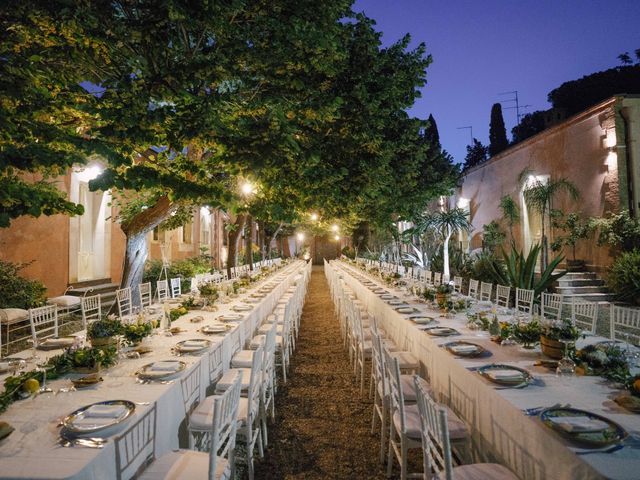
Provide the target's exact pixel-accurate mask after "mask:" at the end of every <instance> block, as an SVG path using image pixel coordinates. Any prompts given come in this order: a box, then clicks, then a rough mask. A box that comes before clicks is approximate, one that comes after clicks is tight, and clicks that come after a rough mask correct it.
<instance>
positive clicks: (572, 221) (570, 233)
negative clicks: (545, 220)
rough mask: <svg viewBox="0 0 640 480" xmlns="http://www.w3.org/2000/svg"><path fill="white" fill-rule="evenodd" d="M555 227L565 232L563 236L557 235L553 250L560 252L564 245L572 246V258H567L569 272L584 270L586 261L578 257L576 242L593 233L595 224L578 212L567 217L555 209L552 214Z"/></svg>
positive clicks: (552, 245)
mask: <svg viewBox="0 0 640 480" xmlns="http://www.w3.org/2000/svg"><path fill="white" fill-rule="evenodd" d="M551 224H552V225H553V228H557V229H560V230H562V231H564V232H565V234H564V235H562V236H557V237H556V238H555V239H554V241H553V242H551V250H553V251H554V252H558V251H560V250H562V248H563V247H570V248H571V259H567V270H568V271H569V272H582V271H584V269H585V265H586V261H585V260H582V259H576V244H577V243H578V242H579V241H580V240H585V239H587V238H589V237H590V236H591V235H592V234H593V224H592V223H591V222H589V221H586V220H584V219H582V218H580V215H578V214H577V213H570V214H569V215H567V216H566V217H565V216H564V214H563V213H562V212H560V211H558V210H554V211H553V212H552V215H551Z"/></svg>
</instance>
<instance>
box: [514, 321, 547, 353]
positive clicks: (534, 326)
mask: <svg viewBox="0 0 640 480" xmlns="http://www.w3.org/2000/svg"><path fill="white" fill-rule="evenodd" d="M541 331H542V327H541V326H540V322H539V321H538V320H536V319H535V318H534V319H532V320H530V321H528V322H519V323H517V324H516V325H514V327H513V336H514V337H515V339H516V340H517V341H518V343H520V344H521V345H522V346H523V347H524V348H527V349H531V348H535V346H536V344H537V343H538V342H539V341H540V332H541Z"/></svg>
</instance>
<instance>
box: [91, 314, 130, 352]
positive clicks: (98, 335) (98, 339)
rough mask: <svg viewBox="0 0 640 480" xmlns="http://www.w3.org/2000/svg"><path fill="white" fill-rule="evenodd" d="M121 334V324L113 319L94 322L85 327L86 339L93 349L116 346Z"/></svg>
mask: <svg viewBox="0 0 640 480" xmlns="http://www.w3.org/2000/svg"><path fill="white" fill-rule="evenodd" d="M121 333H122V322H121V321H120V320H118V319H117V318H114V317H107V318H105V319H104V320H96V321H95V322H93V323H91V324H89V326H88V327H87V338H88V339H89V340H91V345H93V346H94V347H107V346H116V345H117V344H118V335H120V334H121Z"/></svg>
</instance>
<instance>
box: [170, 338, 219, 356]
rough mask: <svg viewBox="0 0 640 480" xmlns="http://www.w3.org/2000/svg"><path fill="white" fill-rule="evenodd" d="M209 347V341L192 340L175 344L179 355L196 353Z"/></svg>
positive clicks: (201, 339)
mask: <svg viewBox="0 0 640 480" xmlns="http://www.w3.org/2000/svg"><path fill="white" fill-rule="evenodd" d="M210 346H211V340H207V339H206V338H204V339H203V338H194V339H191V340H183V341H182V342H178V343H176V350H177V351H178V352H180V353H197V352H201V351H202V350H204V349H206V348H209V347H210Z"/></svg>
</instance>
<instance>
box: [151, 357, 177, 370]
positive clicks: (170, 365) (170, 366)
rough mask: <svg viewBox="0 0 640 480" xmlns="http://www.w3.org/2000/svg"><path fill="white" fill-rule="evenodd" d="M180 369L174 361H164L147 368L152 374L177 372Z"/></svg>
mask: <svg viewBox="0 0 640 480" xmlns="http://www.w3.org/2000/svg"><path fill="white" fill-rule="evenodd" d="M179 369H180V362H176V361H174V360H165V361H162V362H155V363H154V364H152V365H151V367H149V370H151V371H152V372H177V371H178V370H179Z"/></svg>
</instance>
